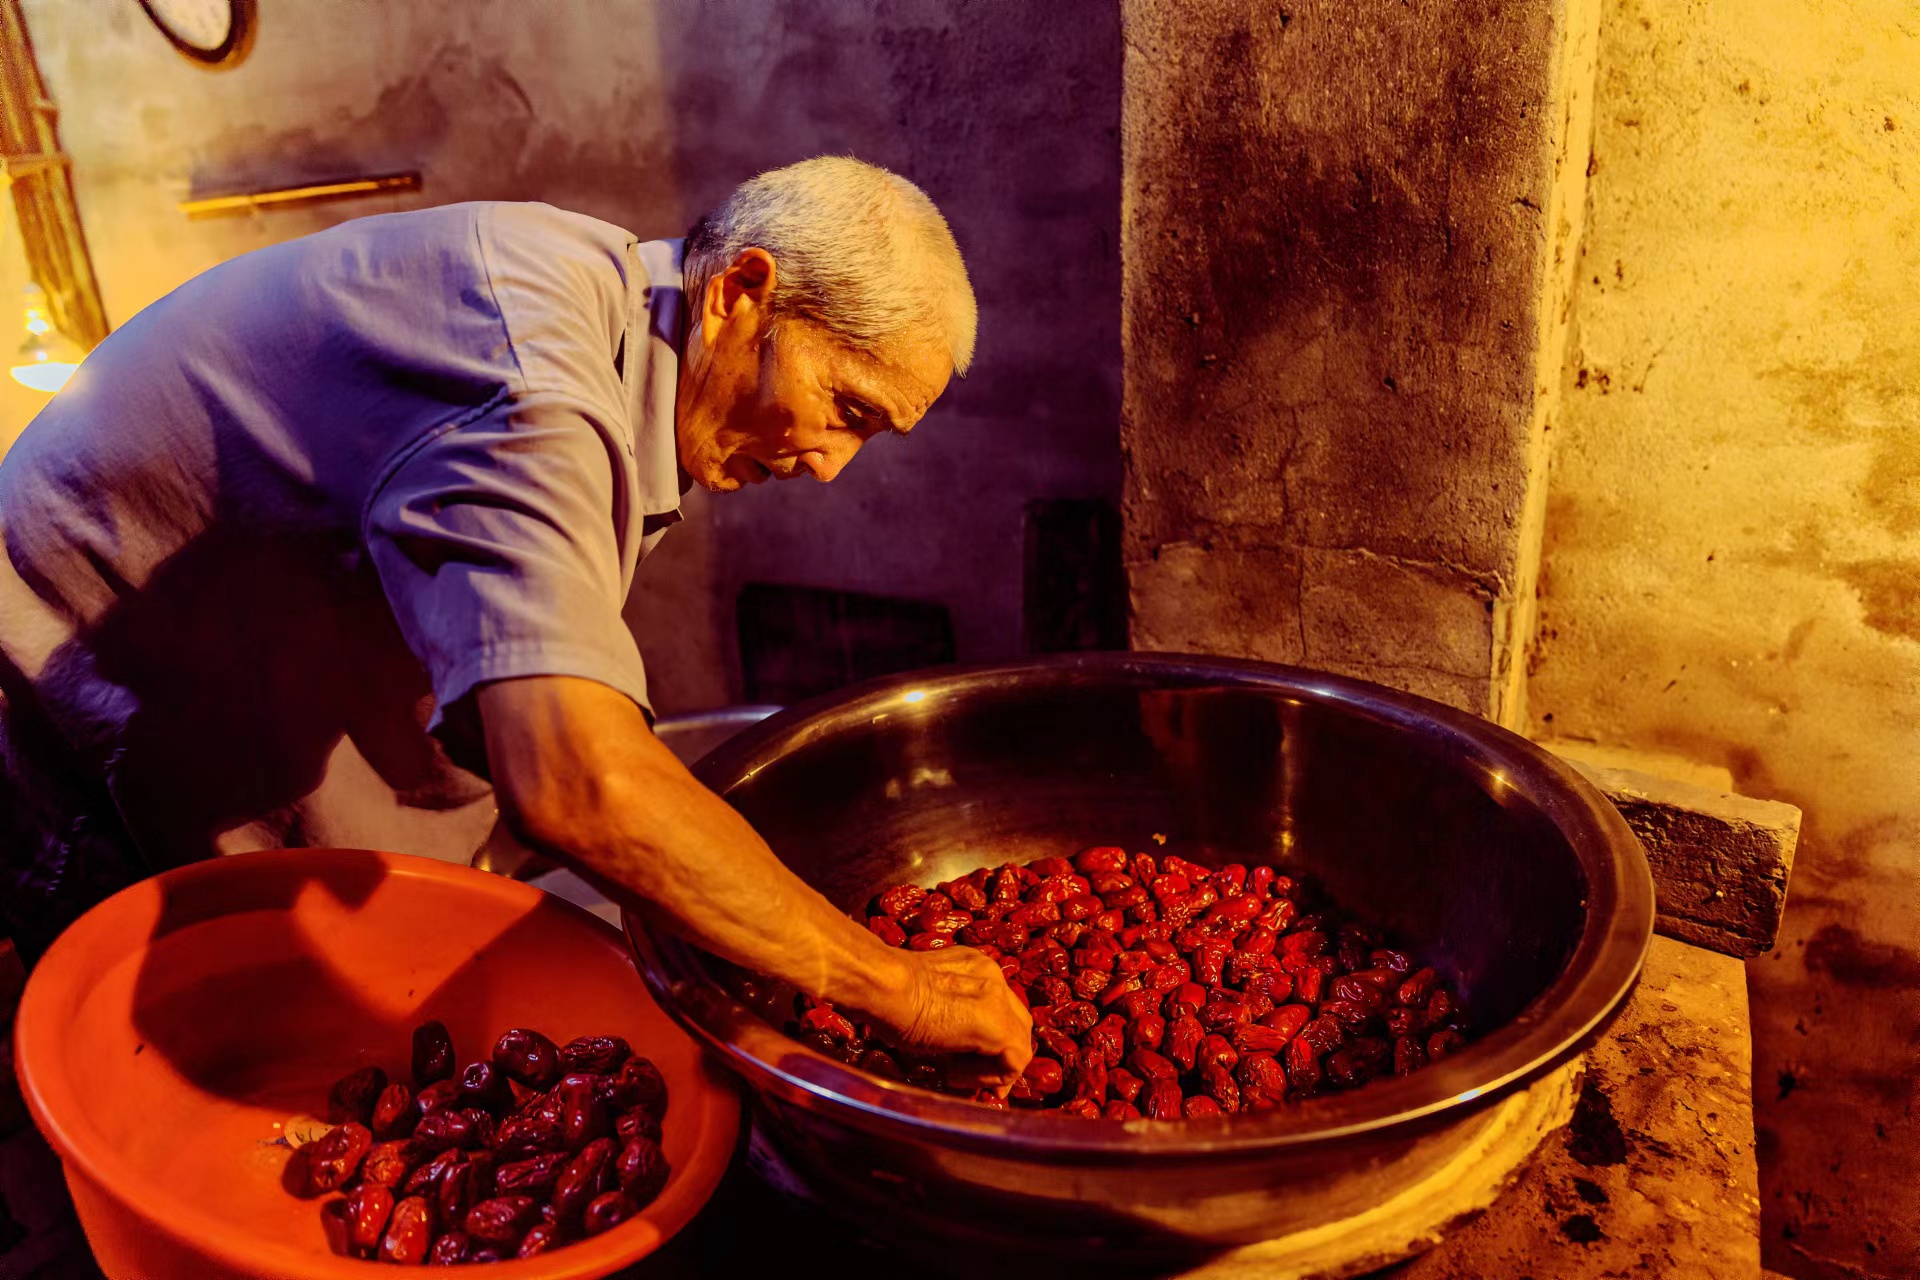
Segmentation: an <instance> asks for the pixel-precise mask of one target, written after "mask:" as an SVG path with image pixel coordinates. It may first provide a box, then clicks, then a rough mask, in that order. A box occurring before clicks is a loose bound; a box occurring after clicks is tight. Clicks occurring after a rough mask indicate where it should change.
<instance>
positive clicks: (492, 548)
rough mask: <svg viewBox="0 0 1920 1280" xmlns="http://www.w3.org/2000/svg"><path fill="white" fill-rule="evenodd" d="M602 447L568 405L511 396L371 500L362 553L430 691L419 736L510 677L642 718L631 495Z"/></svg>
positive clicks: (609, 448) (589, 420) (402, 470)
mask: <svg viewBox="0 0 1920 1280" xmlns="http://www.w3.org/2000/svg"><path fill="white" fill-rule="evenodd" d="M618 439H619V437H618V435H617V434H616V433H615V432H613V431H610V430H608V429H606V428H605V426H604V424H603V423H601V422H599V421H597V420H596V416H595V414H594V412H593V411H592V410H591V408H589V407H586V406H583V405H582V404H580V403H579V402H577V401H572V400H570V398H568V397H565V396H560V395H539V394H535V395H527V396H522V397H518V398H515V399H511V400H506V401H503V402H502V403H501V404H499V405H498V406H495V407H493V408H492V409H490V410H488V411H486V412H484V413H482V414H480V415H479V416H478V417H476V418H475V419H474V420H473V421H470V422H466V423H463V424H459V425H456V426H453V427H451V428H449V429H446V430H444V431H441V432H440V433H438V434H435V435H433V436H431V437H430V438H429V439H427V440H426V441H425V442H424V443H423V444H421V445H419V446H418V447H417V448H415V449H414V450H413V451H412V452H411V453H409V454H407V455H406V456H405V457H404V458H403V459H401V460H400V462H399V463H398V465H397V466H395V467H394V468H393V470H392V472H391V474H390V475H389V476H388V477H387V478H386V480H385V481H384V482H383V483H382V484H381V485H380V486H379V487H378V488H377V489H376V490H375V491H374V493H373V495H372V497H371V498H370V499H369V501H368V504H367V507H366V512H365V520H364V532H365V540H366V545H367V547H368V551H369V553H370V555H371V557H372V560H373V563H374V566H375V568H376V570H377V571H378V573H379V576H380V583H381V586H382V588H383V589H384V591H385V593H386V597H387V600H388V602H389V604H390V605H391V606H392V609H393V614H394V617H395V618H396V619H397V620H398V621H399V624H400V629H401V632H402V634H403V635H404V636H405V637H406V640H407V643H408V645H409V646H410V647H411V648H412V650H413V652H414V654H415V655H416V656H417V657H418V658H419V659H420V661H421V663H422V664H423V665H424V666H425V668H426V670H427V674H428V675H429V677H430V678H431V679H432V682H433V692H434V698H435V702H436V706H435V709H434V713H433V719H432V720H431V722H430V723H429V725H428V727H429V729H433V730H437V729H439V728H440V725H441V722H442V719H443V717H444V716H445V714H446V713H447V711H448V709H449V708H452V707H454V706H456V705H457V704H459V703H461V702H462V700H463V699H465V698H466V697H467V696H468V695H469V694H471V693H472V692H473V690H474V689H475V688H477V687H478V686H480V685H482V684H486V683H488V682H490V681H495V680H509V679H515V678H518V677H523V676H556V675H558V676H580V677H583V678H585V679H589V680H595V681H598V682H600V683H601V684H604V685H607V686H609V687H611V688H613V689H616V690H618V691H620V692H621V693H624V694H626V695H627V696H628V697H630V698H632V699H633V700H634V701H635V702H636V703H638V704H640V706H641V707H642V708H648V701H647V683H646V672H645V670H644V668H643V667H642V666H641V662H640V651H639V648H638V647H637V646H636V645H635V643H634V639H633V634H632V633H631V632H630V631H629V630H628V629H627V627H626V624H625V623H624V622H622V621H621V617H620V609H621V605H622V603H623V599H624V596H625V575H624V574H623V571H622V562H623V555H622V547H621V545H620V543H621V533H620V531H621V530H623V529H624V528H625V527H626V520H627V517H628V513H629V510H630V504H631V502H632V492H631V483H632V481H631V470H630V465H629V460H628V458H627V456H626V454H625V452H624V451H623V449H622V448H621V447H620V445H619V444H618V443H617V441H618ZM649 714H651V711H650V708H649Z"/></svg>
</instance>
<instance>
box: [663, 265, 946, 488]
mask: <svg viewBox="0 0 1920 1280" xmlns="http://www.w3.org/2000/svg"><path fill="white" fill-rule="evenodd" d="M775 277H776V268H775V266H774V262H773V259H772V258H771V257H769V256H768V255H767V254H766V253H765V252H764V251H762V250H759V249H748V250H745V251H743V252H742V253H741V255H740V257H739V258H737V259H736V260H735V261H734V263H733V265H732V266H731V267H729V268H728V269H727V270H726V271H725V272H724V273H723V274H722V275H720V276H718V277H716V278H715V279H714V280H712V281H710V282H709V283H708V285H707V288H706V291H705V296H704V297H702V298H700V299H698V300H697V305H698V307H699V309H698V311H696V312H695V313H694V314H693V315H692V316H690V317H689V320H688V334H687V349H686V359H685V361H684V362H683V365H682V369H681V374H680V386H679V392H678V397H677V405H676V410H677V412H676V427H675V435H676V440H677V443H678V446H679V451H680V468H681V470H682V471H684V472H686V474H687V475H688V477H690V478H691V479H692V480H693V482H694V483H695V484H698V485H700V486H701V487H702V488H704V489H709V490H711V491H713V492H715V493H731V492H733V491H734V490H736V489H739V488H741V487H742V486H743V485H749V484H758V483H760V482H761V481H762V480H766V479H769V478H772V479H779V480H791V479H794V478H796V477H798V476H806V475H810V476H812V477H813V478H814V479H816V480H820V481H823V482H824V481H828V480H832V479H833V478H834V477H835V476H837V475H839V474H840V472H841V470H842V469H843V468H845V466H846V465H847V464H848V463H849V462H851V461H853V455H854V454H856V453H858V452H859V451H860V446H861V445H863V444H865V443H866V442H867V441H868V440H870V439H872V438H873V437H874V436H876V435H881V434H884V433H886V432H896V433H898V434H901V435H905V434H906V433H907V432H908V431H910V430H912V429H913V426H914V424H915V423H917V422H918V421H920V418H921V416H922V415H923V414H925V413H926V411H927V407H928V406H929V405H931V404H932V403H933V402H934V401H935V400H936V399H938V398H939V396H940V393H941V392H942V391H944V390H945V389H946V386H947V381H948V379H949V378H951V377H952V375H953V364H952V361H951V360H950V359H949V357H948V356H947V354H946V352H945V351H944V350H943V349H942V348H941V346H940V344H939V343H937V342H934V341H930V340H929V341H909V342H901V343H897V344H894V345H892V346H890V347H888V348H885V349H883V350H881V351H879V352H877V353H875V354H871V355H869V354H865V353H862V352H857V351H854V350H852V349H851V348H849V347H847V346H845V345H844V344H843V343H841V342H840V341H839V340H838V339H836V338H835V337H834V336H833V335H831V334H829V333H827V332H826V331H825V330H823V329H821V328H820V327H818V326H817V325H813V324H808V323H805V322H800V321H792V320H789V321H787V322H785V323H782V324H781V325H779V326H778V327H777V328H771V329H770V328H769V326H768V323H767V319H768V317H767V310H766V302H767V298H768V297H769V296H770V295H771V292H772V288H773V285H774V283H775Z"/></svg>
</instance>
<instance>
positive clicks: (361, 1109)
mask: <svg viewBox="0 0 1920 1280" xmlns="http://www.w3.org/2000/svg"><path fill="white" fill-rule="evenodd" d="M386 1087H387V1073H386V1072H385V1071H382V1070H381V1069H380V1068H379V1067H362V1068H360V1069H359V1070H358V1071H356V1072H354V1073H353V1074H352V1075H347V1076H342V1077H341V1078H340V1079H339V1080H337V1081H335V1082H334V1086H333V1090H332V1092H330V1093H329V1094H328V1095H327V1123H328V1124H345V1123H346V1122H347V1121H349V1120H355V1121H358V1122H359V1123H361V1124H365V1123H367V1121H368V1120H370V1119H371V1118H372V1117H373V1106H374V1103H375V1102H377V1101H378V1100H379V1098H380V1094H381V1092H382V1091H383V1090H384V1089H385V1088H386Z"/></svg>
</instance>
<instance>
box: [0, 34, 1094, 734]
mask: <svg viewBox="0 0 1920 1280" xmlns="http://www.w3.org/2000/svg"><path fill="white" fill-rule="evenodd" d="M25 9H26V14H27V22H28V26H29V28H30V30H31V32H32V35H33V38H34V41H35V44H36V46H37V49H38V54H39V58H40V61H41V64H42V68H43V70H44V72H45V74H46V78H47V81H48V84H49V87H50V89H51V91H52V93H53V95H54V97H55V99H56V100H57V102H58V103H59V105H60V107H61V110H62V121H61V127H62V132H63V140H64V143H65V146H66V148H67V150H68V151H69V152H70V153H71V154H72V155H73V157H74V163H75V176H76V181H77V186H78V192H79V199H80V205H81V211H82V216H83V218H84V220H85V223H86V228H87V232H88V234H89V237H90V239H91V241H92V245H93V251H94V257H95V261H96V265H97V267H98V269H99V273H100V277H101V280H102V284H103V289H104V292H105V295H106V302H107V308H108V311H109V314H110V316H111V317H113V318H115V319H118V320H124V319H125V318H126V317H127V316H129V315H131V314H132V313H133V312H134V311H135V310H137V309H138V308H139V307H141V306H143V305H144V304H146V303H147V302H149V301H151V300H152V299H154V298H156V297H158V296H159V295H160V294H162V293H164V292H165V291H167V290H168V289H170V288H172V287H173V286H174V285H176V284H178V283H179V282H180V281H182V280H185V279H186V278H188V277H189V276H191V275H193V274H194V273H196V272H198V271H200V270H203V269H204V268H206V267H208V266H211V265H213V264H214V263H216V262H219V261H222V260H223V259H225V258H228V257H230V256H232V255H234V254H237V253H240V252H243V251H245V250H247V249H251V248H254V247H257V246H259V245H263V244H267V243H270V242H273V241H277V240H281V239H285V238H287V237H291V236H294V235H299V234H303V233H305V232H308V231H313V230H317V229H320V228H322V227H325V226H329V225H332V224H333V223H334V222H337V221H339V220H340V219H343V218H346V217H351V216H357V215H360V214H364V213H373V212H382V211H385V210H388V209H394V208H405V207H413V206H417V205H421V204H432V203H443V202H448V201H455V200H468V199H538V200H546V201H549V202H551V203H553V204H557V205H561V206H564V207H568V208H572V209H577V210H579V211H581V212H584V213H589V214H593V215H595V216H597V217H602V218H606V219H608V220H610V221H613V222H616V223H619V224H620V225H623V226H626V227H628V228H630V229H631V230H633V231H636V232H638V233H640V234H642V235H646V236H670V235H678V234H681V233H682V232H683V231H684V230H685V228H686V227H687V225H688V224H689V223H690V222H691V221H692V219H693V218H694V217H695V216H696V215H698V214H699V213H700V212H701V211H703V210H704V209H706V208H707V207H709V206H710V205H711V204H712V203H713V202H714V201H716V200H718V199H719V198H720V197H722V196H723V195H724V194H725V193H726V192H727V191H728V190H730V189H731V187H732V186H733V185H734V184H735V183H736V182H738V181H739V180H741V179H742V178H745V177H747V176H750V175H751V174H753V173H754V172H757V171H759V170H761V169H764V168H769V167H772V166H775V165H779V164H784V163H788V162H791V161H793V160H798V159H802V158H805V157H807V156H810V155H815V154H819V153H822V152H851V153H853V154H857V155H859V156H862V157H863V158H866V159H870V160H873V161H875V162H877V163H880V164H885V165H888V166H891V167H894V168H896V169H898V170H900V171H901V172H903V173H905V174H907V175H908V176H909V177H911V178H913V179H914V180H915V181H917V182H919V183H920V184H921V185H922V186H924V187H925V188H926V189H927V191H928V192H929V193H930V194H931V195H932V196H933V197H934V199H935V200H936V201H937V202H938V203H939V204H940V205H941V207H942V208H943V209H944V210H945V212H946V213H947V215H948V218H949V220H950V221H951V222H952V224H953V226H954V231H955V234H956V236H957V237H958V239H959V241H960V244H961V248H962V250H963V252H964V253H965V254H966V255H967V258H968V262H969V265H970V267H971V270H972V274H973V279H974V283H975V288H976V290H977V292H978V294H979V297H980V302H981V311H982V314H981V342H980V350H979V353H978V356H977V358H976V362H975V368H974V372H973V373H972V374H971V375H970V376H969V377H967V378H966V379H964V380H961V381H957V382H956V383H955V385H954V387H953V389H952V390H951V391H950V392H949V393H948V395H947V396H946V397H945V398H944V399H943V400H942V402H941V403H940V404H939V405H938V406H937V407H936V408H935V410H934V411H933V412H932V413H931V414H930V415H929V417H928V419H927V421H926V422H925V424H924V425H923V427H922V428H920V429H918V430H916V431H915V432H914V434H913V437H912V439H911V440H910V441H878V442H876V443H875V444H874V445H873V446H872V447H871V448H870V449H869V451H868V453H867V455H866V456H863V457H862V458H861V460H860V462H859V463H858V464H857V465H856V466H855V467H854V468H853V469H852V470H851V471H849V472H848V473H847V474H846V476H844V477H843V478H842V479H841V480H839V481H836V482H835V483H834V485H832V486H831V488H822V487H820V486H818V485H815V484H813V483H812V482H810V481H808V482H802V483H798V484H794V485H785V486H773V485H768V486H765V487H764V488H762V489H760V490H757V491H754V492H750V493H746V494H741V495H738V496H732V497H728V498H725V499H721V500H717V501H708V500H706V499H705V497H704V495H700V494H695V495H693V497H692V499H691V501H690V503H689V514H690V516H691V517H692V518H691V519H690V521H689V523H688V525H687V526H686V527H685V528H683V529H680V530H676V531H675V533H674V534H673V535H672V536H671V537H669V538H668V539H667V540H666V542H665V543H664V544H663V547H662V550H661V551H660V552H659V553H658V554H657V555H656V556H655V557H653V558H652V559H650V560H649V562H648V564H647V566H646V567H645V569H643V571H642V587H641V589H640V590H639V591H638V592H636V596H635V599H634V600H633V601H632V602H631V603H630V607H629V617H630V619H631V620H633V621H634V622H635V624H636V626H637V628H638V629H639V630H640V631H641V633H642V637H643V645H644V647H645V648H646V650H647V653H648V657H649V662H650V664H651V666H652V668H653V672H654V683H655V688H656V697H657V700H658V703H659V706H660V708H661V709H662V710H667V711H670V710H674V709H679V708H685V707H697V706H707V705H713V704H715V703H719V702H723V701H727V700H729V699H731V698H734V697H737V696H738V692H739V691H738V689H737V687H735V685H734V683H733V680H734V677H733V675H732V673H731V666H732V650H733V644H734V639H733V627H734V623H733V613H732V600H733V597H734V594H735V592H736V590H737V588H738V585H739V584H740V582H742V581H743V580H746V579H749V578H753V579H760V580H770V581H776V582H789V583H796V584H801V585H810V586H822V587H833V588H840V589H849V590H861V591H870V592H877V593H881V594H888V595H898V596H905V597H910V598H915V599H922V600H931V601H935V602H938V603H941V604H945V605H947V606H948V607H949V608H950V609H951V610H952V611H953V615H954V621H955V630H956V633H957V643H958V646H959V649H960V653H961V656H962V657H963V658H972V659H984V658H993V657H1001V656H1009V655H1011V654H1013V653H1015V652H1017V651H1018V648H1019V645H1020V635H1021V631H1020V602H1021V574H1020V568H1021V554H1022V524H1021V520H1022V509H1023V506H1024V504H1025V503H1027V502H1028V501H1030V500H1032V499H1035V498H1040V497H1105V498H1109V499H1113V498H1116V497H1117V496H1118V489H1119V465H1118V459H1117V454H1116V437H1117V418H1118V395H1119V343H1118V319H1117V317H1118V309H1119V249H1118V244H1117V235H1116V224H1117V216H1118V204H1119V185H1118V183H1119V147H1118V124H1119V75H1120V45H1119V39H1120V37H1119V18H1118V14H1117V12H1115V10H1114V8H1113V6H1111V5H1108V4H1100V3H1090V4H1084V5H1080V4H1076V5H1071V6H1066V7H1064V8H1060V9H1056V10H1052V11H1050V13H1049V15H1048V17H1047V20H1046V21H1044V22H1036V21H1034V19H1033V15H1032V13H1031V12H1030V11H1029V10H1027V8H1026V7H1025V6H1023V5H1014V4H1004V5H1003V4H967V3H964V0H858V2H856V3H839V4H836V3H828V2H827V0H799V2H796V3H791V4H782V5H779V6H773V5H767V4H763V3H759V2H758V0H591V2H588V0H581V2H579V3H569V4H561V3H544V2H543V3H526V2H525V0H416V2H414V3H408V4H383V3H375V2H374V0H272V2H271V3H267V4H263V5H261V25H260V34H259V39H258V42H257V43H256V45H255V46H254V49H253V51H252V53H251V55H250V57H249V58H248V60H247V61H246V62H245V63H243V64H242V65H240V66H239V67H237V68H234V69H232V70H227V71H220V72H212V73H209V72H206V71H202V70H199V69H196V68H195V67H193V66H192V65H190V64H189V63H188V62H186V61H185V60H184V59H182V58H180V57H179V56H178V55H176V54H175V53H173V52H172V51H171V50H170V49H169V48H168V47H167V46H166V45H165V44H164V42H163V41H162V40H161V37H160V35H159V33H158V32H157V31H155V30H154V29H153V28H152V27H151V26H150V25H149V24H148V23H147V21H146V20H145V18H144V17H143V16H142V15H141V13H140V10H139V9H138V7H137V6H135V5H134V4H132V3H131V2H130V0H26V4H25ZM406 169H418V170H420V171H421V172H422V173H423V175H424V178H425V190H424V192H422V193H421V194H420V195H418V196H407V197H400V198H386V199H380V200H372V201H362V202H354V203H343V204H335V205H327V206H322V207H318V208H313V209H309V210H306V211H298V212H276V213H271V214H265V215H256V216H247V217H241V218H230V219H219V220H207V221H188V220H187V219H186V218H184V217H183V216H181V215H180V214H179V213H178V212H176V211H175V209H174V203H175V202H176V201H177V200H179V199H182V198H184V197H186V196H188V195H189V194H224V193H226V192H229V191H243V190H249V189H254V188H260V187H270V186H281V185H291V184H294V183H299V182H304V181H310V180H323V179H329V178H337V177H341V176H352V175H356V174H363V173H377V172H389V171H397V170H406ZM0 414H4V415H6V418H5V421H4V422H0V438H11V435H12V434H13V433H15V432H17V430H18V429H19V426H20V425H21V421H20V415H21V407H20V405H18V404H16V403H15V398H0Z"/></svg>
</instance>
